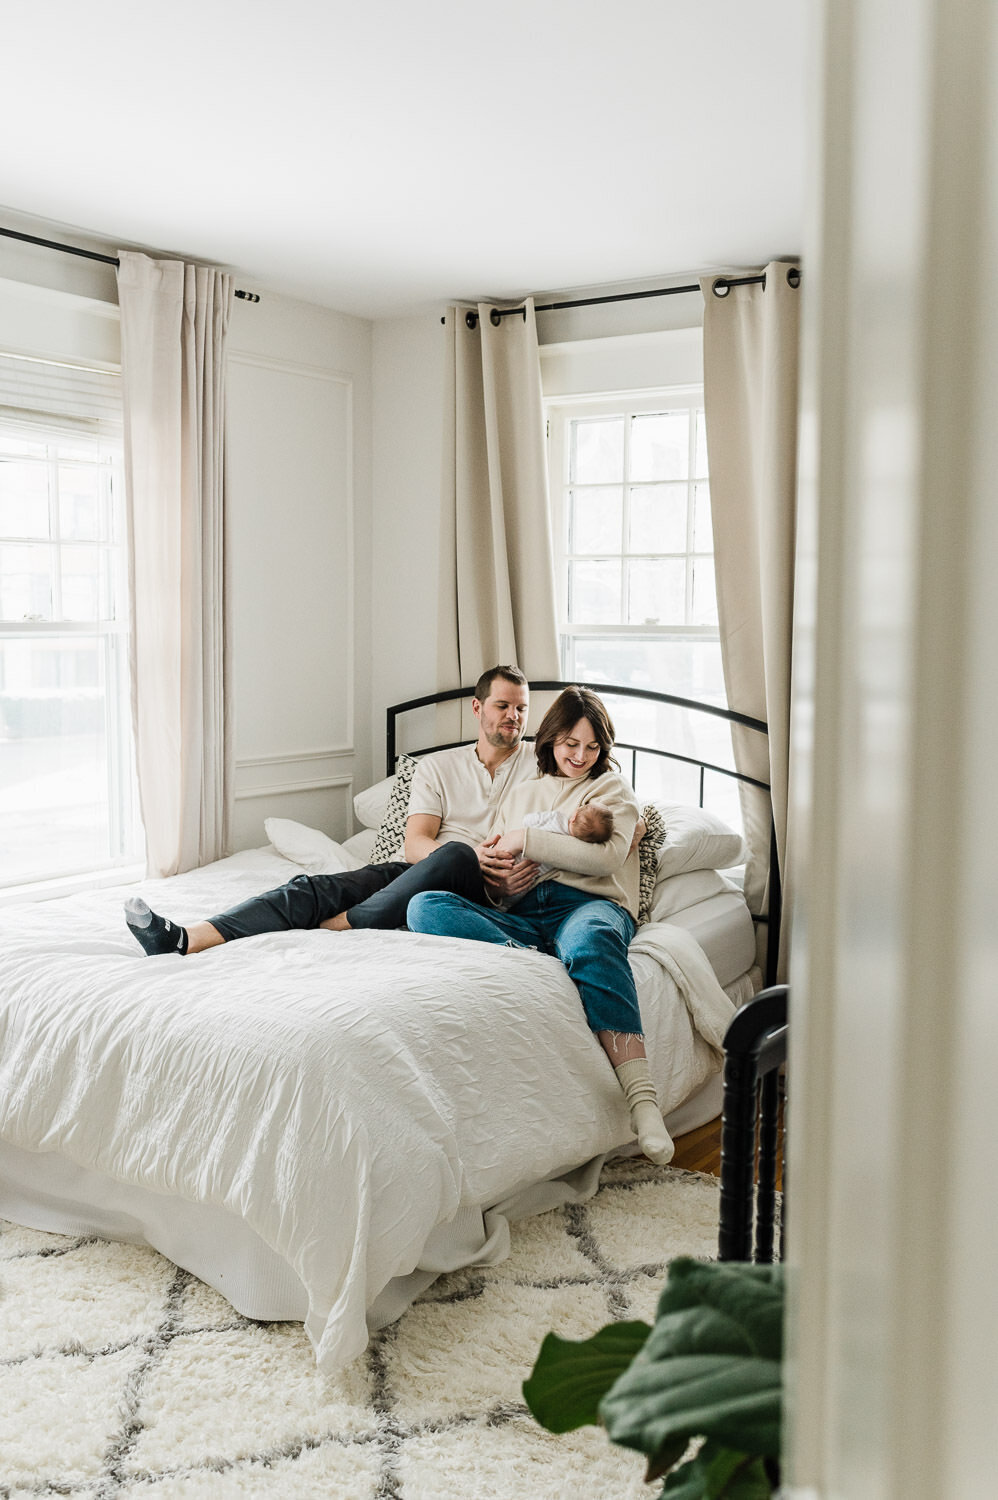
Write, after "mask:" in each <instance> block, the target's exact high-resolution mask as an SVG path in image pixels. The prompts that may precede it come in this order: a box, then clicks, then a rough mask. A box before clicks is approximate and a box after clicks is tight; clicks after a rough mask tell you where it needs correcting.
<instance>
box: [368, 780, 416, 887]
mask: <svg viewBox="0 0 998 1500" xmlns="http://www.w3.org/2000/svg"><path fill="white" fill-rule="evenodd" d="M418 765H419V761H418V760H416V758H415V756H413V755H400V756H399V757H398V759H397V760H396V762H395V780H394V781H393V783H392V790H391V795H390V797H389V798H388V807H387V809H386V811H385V816H384V817H383V818H382V820H381V827H380V828H379V829H378V836H377V838H376V839H375V841H374V848H373V849H372V850H371V864H372V865H383V864H387V862H388V861H389V860H392V859H402V858H404V855H403V853H402V848H403V845H404V844H405V820H406V818H407V817H408V816H409V792H410V789H411V787H412V773H413V771H415V769H416V767H417V766H418Z"/></svg>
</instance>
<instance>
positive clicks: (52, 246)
mask: <svg viewBox="0 0 998 1500" xmlns="http://www.w3.org/2000/svg"><path fill="white" fill-rule="evenodd" d="M0 234H2V235H5V236H6V238H7V239H9V240H24V242H25V243H26V244H28V245H41V246H43V247H44V249H46V250H61V251H62V252H63V254H64V255H80V256H82V257H83V259H84V260H100V261H103V262H104V264H105V265H106V266H117V265H120V264H121V262H120V261H119V260H118V257H117V256H116V255H101V253H100V252H99V251H98V250H83V249H81V247H80V246H79V245H63V244H60V243H59V241H58V240H42V239H39V237H38V235H37V234H22V233H21V232H20V230H18V229H3V228H0ZM233 296H235V297H241V298H242V299H243V301H244V302H259V300H260V298H259V296H258V295H257V293H256V292H242V291H236V292H234V293H233Z"/></svg>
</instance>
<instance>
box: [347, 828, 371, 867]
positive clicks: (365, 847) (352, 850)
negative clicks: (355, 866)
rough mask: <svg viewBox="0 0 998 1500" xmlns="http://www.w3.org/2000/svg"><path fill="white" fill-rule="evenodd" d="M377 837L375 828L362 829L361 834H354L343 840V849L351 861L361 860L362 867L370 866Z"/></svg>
mask: <svg viewBox="0 0 998 1500" xmlns="http://www.w3.org/2000/svg"><path fill="white" fill-rule="evenodd" d="M377 837H378V835H377V831H376V830H375V829H374V828H362V829H361V830H360V832H359V833H352V834H351V835H350V837H349V838H348V839H344V840H343V848H344V850H345V851H346V853H347V854H349V855H350V857H351V859H359V860H360V862H361V864H362V865H369V864H370V863H371V852H372V850H373V849H374V841H375V839H376V838H377Z"/></svg>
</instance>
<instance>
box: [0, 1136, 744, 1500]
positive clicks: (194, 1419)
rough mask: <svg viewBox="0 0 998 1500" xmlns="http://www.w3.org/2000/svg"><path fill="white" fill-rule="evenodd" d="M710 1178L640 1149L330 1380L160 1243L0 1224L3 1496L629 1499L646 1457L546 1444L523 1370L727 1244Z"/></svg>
mask: <svg viewBox="0 0 998 1500" xmlns="http://www.w3.org/2000/svg"><path fill="white" fill-rule="evenodd" d="M717 1215H718V1182H717V1179H716V1178H714V1177H709V1176H705V1175H702V1174H700V1173H694V1172H683V1171H677V1170H675V1169H673V1168H670V1167H653V1166H651V1165H650V1164H648V1163H647V1162H645V1161H644V1160H643V1159H638V1160H636V1161H618V1162H616V1163H613V1164H611V1165H609V1166H607V1167H606V1168H605V1169H604V1174H603V1180H602V1182H601V1185H600V1189H599V1192H598V1193H597V1194H596V1196H595V1197H594V1198H592V1199H591V1200H590V1201H589V1202H588V1203H586V1204H583V1205H581V1206H572V1207H569V1208H563V1209H554V1210H552V1211H551V1212H550V1213H547V1214H542V1215H539V1216H538V1217H536V1218H532V1219H527V1220H524V1221H523V1222H521V1223H519V1224H516V1225H514V1226H513V1235H512V1253H511V1255H510V1256H509V1258H508V1259H507V1260H505V1261H503V1262H502V1264H501V1265H498V1266H492V1267H485V1268H481V1269H469V1270H464V1271H460V1272H455V1273H453V1274H451V1275H447V1276H443V1277H441V1278H440V1280H438V1281H437V1282H435V1283H434V1285H433V1286H432V1287H431V1288H430V1289H429V1291H428V1292H427V1293H426V1294H425V1295H424V1296H423V1297H422V1298H421V1299H420V1301H419V1302H417V1303H415V1304H414V1305H413V1307H412V1308H411V1309H410V1310H409V1311H408V1312H407V1313H406V1314H405V1316H404V1317H403V1318H402V1319H401V1320H400V1321H399V1322H398V1323H396V1324H394V1325H393V1326H392V1327H390V1328H387V1329H384V1330H383V1331H382V1332H380V1333H379V1334H377V1335H376V1336H375V1337H374V1338H373V1339H372V1342H371V1344H370V1346H369V1348H368V1350H367V1351H366V1353H365V1354H364V1355H363V1356H361V1357H360V1358H359V1359H357V1360H356V1361H354V1363H353V1364H352V1365H350V1366H349V1367H348V1368H347V1369H346V1370H344V1371H342V1372H341V1373H340V1374H338V1375H336V1376H333V1377H326V1376H322V1375H320V1374H319V1373H318V1372H317V1371H316V1368H315V1363H314V1360H313V1356H312V1352H311V1349H310V1348H309V1345H308V1343H307V1341H306V1339H305V1336H304V1333H303V1330H302V1327H301V1325H300V1324H298V1323H256V1322H252V1321H251V1320H249V1319H247V1318H244V1317H241V1316H239V1315H238V1314H237V1313H235V1312H234V1311H233V1309H232V1308H231V1307H230V1306H229V1304H228V1303H227V1302H226V1301H225V1300H224V1299H223V1298H222V1297H221V1296H219V1295H218V1294H217V1293H216V1292H214V1291H212V1290H210V1289H209V1288H208V1287H206V1286H204V1285H203V1284H202V1283H201V1282H199V1281H198V1280H196V1279H195V1277H193V1276H191V1275H190V1274H189V1273H188V1272H186V1271H182V1270H178V1269H177V1267H176V1266H174V1265H172V1264H171V1263H170V1262H169V1261H167V1260H165V1259H164V1258H163V1257H162V1256H161V1255H159V1254H157V1253H156V1252H155V1251H154V1250H149V1249H145V1248H140V1247H137V1246H134V1245H120V1244H110V1243H107V1242H106V1241H103V1240H95V1239H69V1238H64V1237H62V1236H60V1235H52V1234H43V1233H40V1232H37V1231H35V1230H28V1229H22V1228H18V1227H17V1226H15V1225H12V1224H5V1223H2V1222H0V1496H2V1497H3V1500H28V1497H29V1496H31V1497H34V1496H42V1495H70V1496H92V1497H94V1500H110V1497H112V1496H143V1497H148V1500H230V1497H235V1496H240V1497H242V1496H253V1497H256V1496H260V1497H267V1500H270V1497H275V1500H277V1497H279V1500H313V1497H325V1496H334V1497H337V1500H493V1497H495V1500H549V1497H550V1500H555V1497H557V1500H563V1497H565V1496H569V1495H570V1496H572V1497H573V1500H632V1497H643V1500H649V1497H651V1496H653V1495H656V1494H658V1493H659V1492H660V1489H661V1481H658V1482H656V1484H654V1485H650V1486H649V1485H645V1483H644V1482H643V1477H642V1476H643V1473H644V1459H643V1458H642V1456H641V1455H640V1454H637V1453H631V1452H628V1451H626V1450H624V1449H621V1448H615V1447H613V1446H612V1445H611V1444H610V1443H609V1441H608V1440H607V1438H606V1437H605V1435H604V1434H603V1432H602V1431H600V1430H597V1429H596V1428H593V1427H587V1428H582V1429H581V1430H580V1431H579V1432H576V1433H568V1434H566V1435H565V1436H562V1437H554V1436H552V1435H551V1434H550V1433H547V1432H545V1431H544V1430H543V1429H542V1428H540V1427H539V1426H538V1425H537V1424H536V1423H535V1422H534V1420H533V1418H532V1417H531V1416H530V1414H529V1413H528V1411H527V1409H526V1407H525V1405H524V1402H523V1396H522V1392H521V1385H522V1382H523V1380H524V1379H525V1378H526V1376H527V1375H528V1374H529V1373H530V1370H531V1368H532V1366H533V1363H534V1360H535V1358H536V1355H537V1351H538V1349H539V1347H540V1343H541V1340H542V1338H543V1337H544V1335H545V1333H547V1332H548V1331H549V1330H551V1329H553V1330H555V1331H556V1332H558V1333H560V1334H562V1335H563V1336H564V1337H567V1338H587V1337H588V1336H589V1335H590V1334H592V1333H594V1332H595V1331H596V1329H597V1328H600V1327H601V1326H602V1325H603V1324H604V1323H606V1322H608V1321H610V1319H612V1318H618V1319H621V1318H644V1319H645V1320H646V1321H648V1322H650V1321H651V1320H652V1318H653V1317H654V1311H655V1305H656V1301H657V1298H658V1293H659V1291H660V1289H661V1286H662V1283H663V1281H664V1279H665V1269H666V1266H667V1264H668V1262H669V1261H670V1260H671V1259H672V1258H673V1257H674V1256H676V1255H680V1254H683V1255H694V1256H700V1257H703V1258H712V1257H713V1256H714V1254H715V1252H716V1236H717Z"/></svg>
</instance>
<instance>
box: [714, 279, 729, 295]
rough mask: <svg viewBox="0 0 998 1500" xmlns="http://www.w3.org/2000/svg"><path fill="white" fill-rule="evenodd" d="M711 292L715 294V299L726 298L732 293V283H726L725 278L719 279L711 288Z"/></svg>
mask: <svg viewBox="0 0 998 1500" xmlns="http://www.w3.org/2000/svg"><path fill="white" fill-rule="evenodd" d="M711 291H712V292H713V293H714V296H715V297H726V296H727V295H728V293H729V292H730V291H731V282H730V281H725V279H724V277H723V276H720V277H718V279H717V281H715V282H714V285H713V286H712V287H711Z"/></svg>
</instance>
